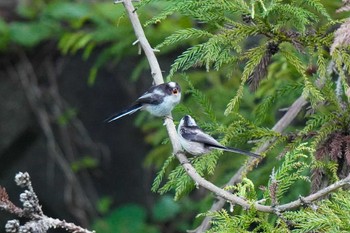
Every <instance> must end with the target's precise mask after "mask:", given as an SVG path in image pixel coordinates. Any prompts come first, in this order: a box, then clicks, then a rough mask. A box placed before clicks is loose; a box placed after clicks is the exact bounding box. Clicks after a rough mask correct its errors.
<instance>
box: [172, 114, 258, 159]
mask: <svg viewBox="0 0 350 233" xmlns="http://www.w3.org/2000/svg"><path fill="white" fill-rule="evenodd" d="M177 133H178V136H179V140H180V143H181V146H182V147H183V149H184V150H185V151H187V152H188V153H189V154H192V155H195V156H197V155H203V154H207V153H209V152H210V151H211V150H212V149H218V150H223V151H229V152H234V153H239V154H243V155H248V156H252V157H255V158H261V156H260V155H258V154H255V153H252V152H249V151H244V150H241V149H237V148H232V147H226V146H223V145H221V144H220V143H219V142H218V141H217V140H215V139H214V138H213V137H212V136H210V135H209V134H207V133H205V132H203V130H202V129H201V128H199V127H198V125H197V124H196V121H195V120H194V119H193V118H192V117H191V116H190V115H185V116H184V117H183V118H182V119H181V121H180V123H179V125H178V128H177Z"/></svg>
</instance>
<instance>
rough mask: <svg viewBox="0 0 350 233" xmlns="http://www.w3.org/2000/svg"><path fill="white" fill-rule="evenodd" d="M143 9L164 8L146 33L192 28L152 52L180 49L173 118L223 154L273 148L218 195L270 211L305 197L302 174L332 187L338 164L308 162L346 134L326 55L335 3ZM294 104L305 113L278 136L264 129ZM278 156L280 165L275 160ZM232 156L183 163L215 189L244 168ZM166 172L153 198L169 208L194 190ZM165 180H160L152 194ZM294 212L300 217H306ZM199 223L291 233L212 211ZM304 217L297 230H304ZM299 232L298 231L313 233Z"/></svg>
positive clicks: (342, 103)
mask: <svg viewBox="0 0 350 233" xmlns="http://www.w3.org/2000/svg"><path fill="white" fill-rule="evenodd" d="M149 2H151V3H152V2H161V3H164V4H165V3H166V6H165V7H164V8H163V9H164V10H163V11H161V12H160V13H159V14H158V15H156V16H154V18H153V19H151V20H150V21H148V22H147V25H152V24H157V25H159V24H161V22H166V21H167V20H168V19H171V18H172V17H178V15H177V14H181V15H183V16H184V17H186V18H187V17H189V18H191V19H192V20H193V21H194V22H195V23H194V24H193V25H194V26H192V27H185V28H180V29H178V30H174V32H173V33H172V34H171V35H169V36H168V37H167V38H166V39H165V40H164V41H163V42H162V43H160V44H159V46H158V48H161V49H166V48H172V49H174V48H175V47H174V45H175V46H180V45H187V46H188V48H186V49H185V50H184V51H183V52H182V53H181V54H180V55H179V56H178V57H177V58H176V59H175V60H174V63H173V64H172V66H171V70H170V72H169V76H168V77H167V79H170V78H178V79H180V82H181V81H182V80H183V82H182V83H181V85H182V86H183V89H184V90H187V91H186V94H188V95H186V98H185V99H184V103H183V105H181V106H179V107H178V108H177V110H176V111H175V116H177V115H176V114H177V113H182V114H191V115H192V116H193V117H194V118H195V119H196V120H197V122H198V124H199V126H200V127H201V128H203V129H204V130H205V131H207V132H208V133H210V134H212V135H214V136H216V138H218V139H219V141H220V142H221V143H222V144H224V145H228V146H236V147H240V148H247V147H249V145H247V142H248V141H250V142H252V143H253V147H255V148H256V147H258V146H259V145H263V144H264V143H266V142H267V141H270V142H273V143H272V145H271V146H270V147H269V148H268V150H267V153H266V155H267V158H266V160H267V162H266V163H264V164H262V165H260V166H261V167H260V166H259V167H258V168H256V170H255V171H254V172H253V173H251V174H252V178H251V177H249V179H248V178H246V177H243V181H242V183H239V184H237V185H235V186H232V187H226V188H227V189H229V190H231V191H233V192H234V193H236V194H237V195H239V196H242V197H243V198H245V199H247V200H250V201H252V202H254V201H257V200H258V199H259V198H261V197H262V198H263V199H264V200H265V202H264V204H267V205H271V204H272V205H275V204H278V203H287V202H288V201H291V200H295V199H296V198H297V197H298V196H299V195H307V190H309V183H310V180H311V182H312V178H311V177H310V174H309V173H310V170H311V169H315V168H324V171H326V172H327V173H329V174H328V175H329V176H330V177H331V181H332V182H333V181H335V180H336V179H337V170H339V164H337V163H336V162H334V161H330V160H327V161H319V160H318V159H315V158H314V154H315V151H317V150H318V149H319V147H320V145H321V144H322V143H324V142H325V140H327V138H328V137H329V136H330V135H332V133H334V132H341V133H343V134H345V135H348V129H349V127H348V125H349V123H350V119H349V117H348V116H349V114H348V112H349V111H348V110H347V109H348V105H349V104H348V101H349V100H348V99H349V98H348V95H349V94H348V93H349V84H348V80H347V76H348V74H349V69H350V57H349V54H348V49H345V48H336V49H335V50H334V51H333V52H332V54H329V51H328V48H330V47H331V45H332V43H333V41H334V35H333V33H332V32H331V31H332V30H331V28H332V27H333V26H334V25H335V23H337V21H334V20H333V18H334V12H335V7H336V6H335V5H334V4H330V3H327V2H326V1H320V0H306V1H284V0H268V1H261V0H252V1H226V0H223V1H216V0H209V1H204V2H203V1H196V0H193V1H178V0H167V1H158V0H157V1H156V0H154V1H152V0H149V1H147V3H149ZM339 2H340V1H339ZM145 4H146V3H145ZM332 7H333V8H332ZM339 22H341V21H339ZM181 48H182V47H181ZM179 72H182V73H183V72H186V74H185V75H183V74H181V75H178V73H179ZM261 74H263V75H261ZM256 78H259V79H260V80H254V79H256ZM181 79H182V80H181ZM334 79H337V80H338V81H337V83H335V82H334ZM252 81H253V82H254V81H256V83H258V88H257V90H256V92H255V93H251V92H249V91H248V88H247V85H249V86H250V87H251V86H252V84H251V83H252ZM300 96H302V97H304V98H305V99H306V100H307V101H308V102H309V103H310V105H307V108H306V109H305V110H304V111H302V112H301V114H299V115H298V116H297V118H296V120H295V121H294V122H293V124H291V125H290V126H289V127H288V129H287V133H283V134H280V133H276V132H273V131H271V130H269V129H268V128H269V127H270V126H272V125H273V124H275V123H276V121H277V120H278V119H280V118H281V116H282V114H284V112H281V113H280V112H279V110H280V109H281V108H282V109H283V108H286V107H287V108H288V107H290V106H291V104H292V103H293V102H294V101H295V99H296V98H298V97H300ZM181 116H182V115H181ZM175 119H177V118H176V117H175ZM250 147H251V146H250ZM223 155H225V156H223ZM277 155H279V157H282V156H283V159H281V160H276V159H275V157H276V156H277ZM233 157H234V156H232V157H231V156H226V153H225V154H222V153H220V152H213V153H211V154H208V155H205V156H201V157H196V158H191V163H192V165H193V166H194V167H195V168H196V170H197V171H198V173H199V174H200V175H202V176H204V177H205V178H207V179H209V180H210V181H212V182H214V183H216V184H224V183H225V182H227V179H228V178H229V177H231V176H232V174H233V173H234V171H235V170H237V169H238V168H239V167H240V166H241V165H242V164H244V163H242V162H241V161H240V160H239V158H238V157H237V156H235V157H236V158H233ZM165 165H166V166H165V168H166V169H165V168H164V167H163V168H162V169H161V171H160V173H159V175H158V176H157V178H156V180H155V183H154V186H153V191H155V190H158V192H159V193H161V194H163V193H166V192H174V197H175V200H178V199H179V198H181V197H184V196H185V195H186V194H187V193H189V192H190V191H193V190H194V189H195V187H196V184H195V183H194V182H193V181H192V180H191V179H190V178H189V177H188V176H187V174H186V172H185V171H184V169H183V168H182V167H181V166H180V165H179V166H176V167H174V164H173V163H172V166H169V160H166V163H165ZM166 174H168V176H167V178H168V180H167V181H166V182H165V183H164V184H163V186H160V185H161V181H162V178H163V177H164V176H165V175H166ZM256 174H258V175H256ZM160 175H161V176H160ZM249 175H250V174H249ZM259 175H260V177H258V176H259ZM269 175H270V179H267V178H268V176H269ZM254 176H255V177H254ZM262 176H264V177H262ZM160 177H161V178H160ZM257 183H260V184H261V185H262V186H263V187H265V188H264V189H263V191H260V190H259V189H257V188H256V187H255V186H256V185H257ZM254 184H255V185H254ZM159 187H160V188H159ZM305 187H307V188H305ZM158 188H159V189H158ZM299 211H300V213H307V212H308V209H303V208H301V209H300V210H299ZM290 213H291V214H290ZM290 213H288V214H286V215H288V217H289V216H290V220H291V221H292V222H293V221H295V222H297V223H298V224H299V219H297V218H298V217H297V215H296V213H298V212H290ZM293 214H295V215H293ZM341 214H344V213H341ZM207 215H211V216H213V217H214V220H213V222H212V223H213V226H212V228H211V229H210V230H209V232H251V231H253V232H290V230H289V226H288V225H287V223H286V222H284V220H283V219H280V218H278V217H276V215H274V214H266V213H260V212H257V211H256V210H254V209H252V210H241V209H239V208H234V210H233V212H232V213H229V212H228V211H226V210H221V211H219V212H214V213H207ZM306 216H307V214H305V219H303V218H302V220H301V221H300V224H303V221H304V222H305V223H306V222H307V219H306ZM330 216H331V215H330ZM309 225H310V226H311V225H313V224H312V223H310V224H309ZM315 225H316V224H315ZM300 226H301V225H300ZM304 229H307V230H305V231H302V232H308V231H309V230H313V229H321V231H322V228H304ZM332 230H334V229H332ZM334 231H335V230H334ZM345 231H346V230H345ZM296 232H298V231H296ZM322 232H323V231H322ZM335 232H337V231H335Z"/></svg>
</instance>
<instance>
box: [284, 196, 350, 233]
mask: <svg viewBox="0 0 350 233" xmlns="http://www.w3.org/2000/svg"><path fill="white" fill-rule="evenodd" d="M315 204H316V206H317V207H316V210H314V209H311V208H306V209H303V210H300V211H293V212H292V211H290V212H287V213H285V214H284V216H285V217H286V218H287V219H290V220H291V221H292V222H293V224H294V225H295V229H294V230H293V231H292V232H300V233H301V232H348V231H350V222H349V218H348V217H346V216H347V215H348V213H349V210H350V196H349V192H348V191H340V192H338V193H334V194H332V195H331V197H330V199H326V200H323V201H320V202H317V203H315Z"/></svg>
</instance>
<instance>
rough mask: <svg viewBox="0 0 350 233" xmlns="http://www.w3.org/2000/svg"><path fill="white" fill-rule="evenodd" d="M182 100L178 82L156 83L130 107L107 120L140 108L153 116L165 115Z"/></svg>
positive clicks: (112, 119) (110, 120) (129, 113)
mask: <svg viewBox="0 0 350 233" xmlns="http://www.w3.org/2000/svg"><path fill="white" fill-rule="evenodd" d="M180 100H181V87H180V85H179V84H178V83H176V82H168V83H162V84H159V85H155V86H152V87H151V88H149V89H148V91H147V92H146V93H144V94H143V95H141V96H140V97H139V98H138V99H137V100H136V101H135V102H134V104H132V105H131V106H130V107H129V108H127V109H125V110H123V111H121V112H119V113H117V114H113V115H112V116H110V117H109V118H107V119H106V120H105V122H108V123H110V122H112V121H115V120H117V119H119V118H122V117H124V116H126V115H131V114H133V113H135V112H137V111H139V110H146V111H148V112H149V113H150V114H151V115H153V116H157V117H164V116H167V115H169V114H170V113H171V111H172V110H173V108H174V107H175V106H176V105H177V104H178V103H179V102H180Z"/></svg>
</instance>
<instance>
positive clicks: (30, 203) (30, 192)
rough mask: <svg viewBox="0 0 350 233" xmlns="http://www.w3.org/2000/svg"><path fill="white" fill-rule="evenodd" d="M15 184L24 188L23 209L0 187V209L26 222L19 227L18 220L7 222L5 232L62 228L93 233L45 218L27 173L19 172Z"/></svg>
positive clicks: (21, 196)
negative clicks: (24, 219)
mask: <svg viewBox="0 0 350 233" xmlns="http://www.w3.org/2000/svg"><path fill="white" fill-rule="evenodd" d="M15 181H16V184H17V185H18V186H20V187H22V188H26V189H27V190H24V192H22V193H21V194H20V201H21V202H22V205H23V207H22V208H19V207H17V206H15V205H14V204H13V203H12V202H11V201H10V200H9V198H8V195H7V193H6V191H5V189H4V188H2V187H1V186H0V209H2V210H5V211H8V212H10V213H12V214H15V215H16V216H18V217H21V218H26V219H27V221H26V222H25V223H24V224H23V225H20V222H19V220H17V219H14V220H9V221H8V222H7V223H6V225H5V229H6V232H38V233H41V232H47V230H49V229H50V228H63V229H66V230H67V231H69V232H72V233H94V231H89V230H87V229H84V228H82V227H80V226H77V225H75V224H74V223H67V222H66V221H64V220H59V219H54V218H51V217H48V216H46V215H45V214H44V213H43V211H42V208H41V206H40V204H39V199H38V197H37V195H36V193H35V192H34V189H33V186H32V183H31V181H30V177H29V174H28V173H27V172H24V173H23V172H19V173H17V175H16V177H15Z"/></svg>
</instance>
